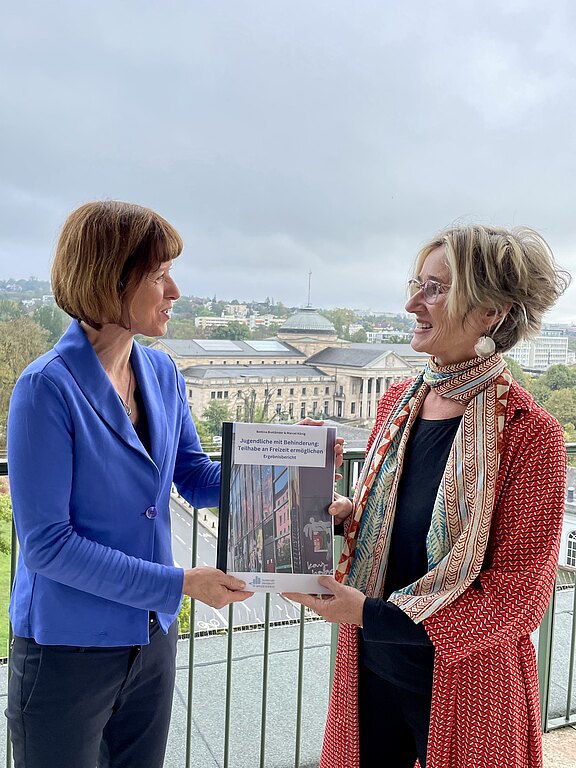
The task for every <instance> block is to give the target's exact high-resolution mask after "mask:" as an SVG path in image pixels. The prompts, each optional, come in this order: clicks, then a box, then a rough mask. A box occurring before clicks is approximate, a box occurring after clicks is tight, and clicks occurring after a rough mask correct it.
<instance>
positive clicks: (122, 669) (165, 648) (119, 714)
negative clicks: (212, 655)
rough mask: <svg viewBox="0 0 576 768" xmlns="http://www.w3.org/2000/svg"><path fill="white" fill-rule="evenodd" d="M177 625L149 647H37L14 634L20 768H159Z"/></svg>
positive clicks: (11, 692)
mask: <svg viewBox="0 0 576 768" xmlns="http://www.w3.org/2000/svg"><path fill="white" fill-rule="evenodd" d="M177 632H178V629H177V626H176V622H174V624H173V625H172V626H171V627H170V631H169V632H168V635H164V634H163V632H162V630H161V629H160V627H159V625H158V623H157V622H156V620H155V619H152V620H151V626H150V644H149V645H143V646H126V647H118V648H75V647H72V646H64V645H56V646H54V645H38V643H36V642H35V641H34V640H31V639H29V638H24V637H17V638H15V640H14V647H13V650H12V655H11V658H10V668H11V677H10V682H9V685H8V708H7V710H6V716H7V718H8V725H9V728H10V734H11V738H12V746H13V752H14V766H15V768H96V766H99V768H161V767H162V765H163V763H164V753H165V751H166V741H167V738H168V726H169V723H170V713H171V709H172V695H173V692H174V680H175V674H176V641H177V639H178V634H177Z"/></svg>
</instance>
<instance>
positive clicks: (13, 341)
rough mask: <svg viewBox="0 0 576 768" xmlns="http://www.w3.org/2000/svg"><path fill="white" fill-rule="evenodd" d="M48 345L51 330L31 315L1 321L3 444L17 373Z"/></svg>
mask: <svg viewBox="0 0 576 768" xmlns="http://www.w3.org/2000/svg"><path fill="white" fill-rule="evenodd" d="M49 348H50V344H49V343H48V331H46V330H45V329H44V328H41V327H40V326H39V325H38V324H37V323H35V322H34V321H33V320H31V319H30V318H29V317H18V318H16V319H15V320H12V321H10V322H9V321H4V322H0V445H4V444H5V443H6V422H7V420H8V403H9V402H10V395H11V393H12V389H13V388H14V384H15V383H16V380H17V378H18V376H20V374H21V373H22V371H23V370H24V368H26V366H27V365H28V364H29V363H31V362H32V360H35V359H36V358H37V357H39V356H40V355H41V354H42V353H43V352H46V351H47V350H48V349H49Z"/></svg>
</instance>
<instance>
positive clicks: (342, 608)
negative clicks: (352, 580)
mask: <svg viewBox="0 0 576 768" xmlns="http://www.w3.org/2000/svg"><path fill="white" fill-rule="evenodd" d="M318 581H319V582H320V584H322V586H323V587H326V588H327V589H329V590H330V591H331V592H332V594H331V595H322V596H320V597H317V596H316V595H303V594H301V593H300V592H283V593H282V594H283V597H286V598H287V599H288V600H294V602H296V603H301V604H302V605H305V606H306V607H307V608H311V609H312V610H313V611H315V612H316V613H318V614H319V615H320V616H322V618H324V619H326V621H330V622H332V623H334V624H356V625H357V626H359V627H361V626H362V610H363V608H364V600H366V596H365V595H363V594H362V592H360V591H359V590H357V589H354V587H347V586H345V585H344V584H340V583H339V582H337V581H336V579H334V578H332V576H320V578H319V579H318Z"/></svg>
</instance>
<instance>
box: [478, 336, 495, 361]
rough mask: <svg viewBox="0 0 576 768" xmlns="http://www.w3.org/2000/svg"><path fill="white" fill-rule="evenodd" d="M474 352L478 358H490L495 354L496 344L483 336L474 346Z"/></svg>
mask: <svg viewBox="0 0 576 768" xmlns="http://www.w3.org/2000/svg"><path fill="white" fill-rule="evenodd" d="M474 352H476V354H477V355H478V357H492V355H493V354H494V352H496V344H494V339H492V338H490V336H487V335H486V334H484V336H480V338H479V339H478V341H477V342H476V344H475V345H474Z"/></svg>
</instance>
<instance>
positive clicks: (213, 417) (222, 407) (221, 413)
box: [202, 400, 232, 437]
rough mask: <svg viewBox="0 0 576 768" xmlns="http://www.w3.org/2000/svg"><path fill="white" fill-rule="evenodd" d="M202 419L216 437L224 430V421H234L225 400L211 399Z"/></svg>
mask: <svg viewBox="0 0 576 768" xmlns="http://www.w3.org/2000/svg"><path fill="white" fill-rule="evenodd" d="M202 420H203V421H204V424H205V425H206V428H207V430H208V432H209V433H210V435H212V437H214V435H219V434H220V433H221V432H222V422H223V421H232V414H231V413H230V408H229V407H228V404H227V403H225V402H224V401H223V400H211V401H210V403H209V404H208V406H207V408H206V409H205V411H204V413H203V414H202Z"/></svg>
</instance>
